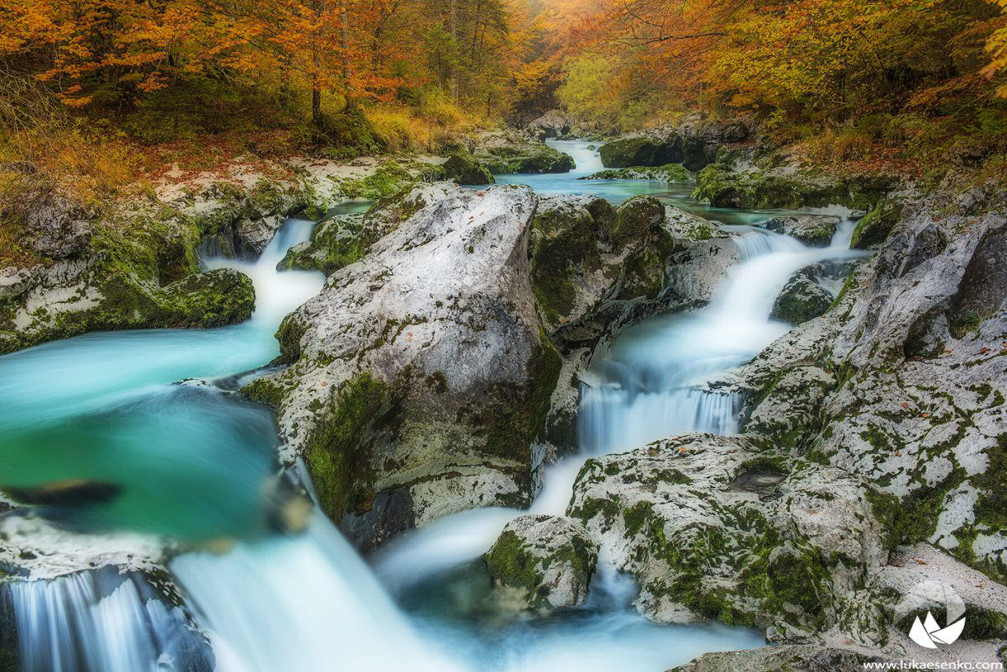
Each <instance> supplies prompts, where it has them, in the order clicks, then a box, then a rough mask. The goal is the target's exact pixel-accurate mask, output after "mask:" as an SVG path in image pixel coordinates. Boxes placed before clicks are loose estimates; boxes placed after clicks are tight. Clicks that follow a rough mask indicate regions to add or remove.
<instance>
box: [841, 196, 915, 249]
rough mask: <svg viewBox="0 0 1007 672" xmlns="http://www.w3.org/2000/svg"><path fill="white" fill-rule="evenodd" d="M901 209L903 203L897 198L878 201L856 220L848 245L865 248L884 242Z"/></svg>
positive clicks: (900, 214)
mask: <svg viewBox="0 0 1007 672" xmlns="http://www.w3.org/2000/svg"><path fill="white" fill-rule="evenodd" d="M902 209H903V204H902V202H901V201H898V200H894V199H885V200H883V201H881V202H880V203H878V204H877V205H876V206H875V207H874V209H873V210H871V211H870V212H869V213H868V214H867V216H866V217H864V218H863V219H861V220H860V221H859V222H857V227H856V228H855V229H854V230H853V240H852V241H851V242H850V246H851V247H852V248H853V249H856V250H867V249H870V248H873V247H877V246H878V245H881V244H882V243H884V242H885V240H887V238H888V236H889V234H891V232H892V229H893V228H895V225H896V224H898V222H899V219H901V218H902Z"/></svg>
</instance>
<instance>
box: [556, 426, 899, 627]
mask: <svg viewBox="0 0 1007 672" xmlns="http://www.w3.org/2000/svg"><path fill="white" fill-rule="evenodd" d="M759 446H760V442H759V441H757V440H753V439H749V438H745V437H720V436H712V435H684V436H681V437H677V438H673V439H667V440H664V441H659V442H656V443H654V444H651V445H650V446H647V447H644V448H641V449H638V450H635V451H631V452H628V453H623V454H620V455H608V456H605V457H601V458H594V459H591V460H588V462H587V463H586V464H585V466H584V468H583V469H582V470H581V472H580V474H579V475H578V477H577V482H576V484H575V485H574V493H573V497H572V499H571V502H570V507H569V509H568V511H567V514H568V515H569V516H570V517H572V518H575V519H577V520H580V521H581V522H582V523H583V524H584V525H585V527H586V528H587V529H588V531H589V532H590V533H591V536H592V537H593V538H595V539H596V540H599V543H600V545H601V548H602V552H603V553H607V554H608V555H607V556H606V557H612V558H614V560H615V562H616V565H617V567H618V568H619V569H621V570H623V571H626V572H629V573H631V574H633V575H635V576H636V577H637V579H638V580H639V582H640V586H641V593H640V596H639V598H638V599H637V603H636V604H637V608H638V609H639V610H640V611H641V613H643V614H644V615H645V616H647V617H649V618H652V619H655V620H671V621H673V622H689V621H691V620H696V619H697V618H714V619H718V620H721V621H723V622H725V623H731V624H735V625H748V626H755V627H762V628H766V627H769V626H773V627H774V628H775V629H776V630H777V631H780V632H789V631H820V630H824V629H828V628H829V627H830V626H831V625H834V624H836V623H838V622H840V621H841V620H842V619H843V617H844V611H845V609H846V605H845V604H844V603H843V601H842V599H841V596H842V595H844V594H845V592H846V591H850V590H854V589H857V588H861V587H863V586H864V583H865V581H866V579H867V577H868V576H869V574H870V573H871V572H873V571H875V570H876V569H877V568H878V567H879V566H880V565H882V564H883V563H884V561H885V559H886V557H887V553H886V552H885V551H884V545H883V538H882V528H881V525H880V524H879V523H878V522H877V521H876V520H875V519H874V517H873V515H872V514H871V504H870V502H869V500H868V497H867V493H866V491H865V490H864V489H863V487H862V486H861V485H860V484H859V483H858V482H857V481H856V480H855V479H851V478H850V477H849V476H847V475H846V474H844V473H842V472H841V471H840V470H838V469H834V468H826V467H822V466H820V465H813V464H797V463H793V462H791V461H790V460H789V459H788V458H787V457H786V456H784V455H781V454H779V453H774V452H766V451H763V450H760V447H759ZM840 503H841V505H840Z"/></svg>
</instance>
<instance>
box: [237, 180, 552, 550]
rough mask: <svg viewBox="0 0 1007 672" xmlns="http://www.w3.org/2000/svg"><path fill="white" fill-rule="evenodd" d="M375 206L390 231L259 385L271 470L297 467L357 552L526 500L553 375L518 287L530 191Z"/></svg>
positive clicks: (546, 347)
mask: <svg viewBox="0 0 1007 672" xmlns="http://www.w3.org/2000/svg"><path fill="white" fill-rule="evenodd" d="M387 208H388V210H387V211H386V212H385V213H384V214H385V215H387V216H393V215H394V216H395V217H399V216H401V217H402V220H401V222H400V223H398V224H397V226H396V227H394V229H393V230H392V231H391V232H390V233H389V234H388V235H386V236H384V237H383V238H381V239H380V240H379V241H377V242H376V243H375V244H374V245H373V246H372V247H371V250H370V253H369V254H368V255H367V256H366V257H364V258H363V259H361V260H360V261H358V262H357V263H354V264H350V265H348V266H346V267H344V268H342V269H340V270H338V271H336V272H335V273H333V274H332V275H331V276H330V277H329V280H328V282H327V284H326V287H325V289H324V290H323V291H322V292H321V294H320V295H319V296H317V297H316V298H314V299H312V300H310V301H308V302H307V303H306V304H305V305H304V306H302V307H301V308H300V309H299V310H297V311H296V312H295V313H293V314H292V315H291V316H289V317H288V318H287V320H285V321H284V324H283V325H282V326H281V328H280V331H279V334H278V337H279V339H280V343H281V349H282V353H283V355H282V357H283V359H284V360H285V361H287V362H291V363H295V365H294V366H292V367H291V368H290V369H287V370H285V371H283V372H280V373H278V374H274V375H273V376H271V377H267V378H263V379H260V380H259V381H257V382H256V384H255V385H256V387H257V389H258V393H259V394H260V396H262V397H264V398H269V399H270V400H271V401H272V402H273V403H275V404H277V405H278V406H279V418H278V420H279V425H280V435H281V440H282V442H283V444H284V445H283V447H282V449H281V455H282V458H283V459H284V460H285V461H286V462H287V463H288V464H290V463H292V462H293V461H294V460H295V458H296V456H298V455H301V456H303V457H304V459H305V461H306V463H307V466H308V469H309V471H310V472H311V475H312V478H313V480H314V483H315V489H316V491H317V493H318V496H319V499H320V503H321V505H322V508H323V510H324V511H325V512H326V513H327V514H328V515H329V516H330V517H331V518H332V519H333V520H335V521H337V522H339V523H340V524H341V525H342V527H343V529H344V530H346V531H347V532H348V534H349V536H350V537H351V539H353V540H354V541H355V542H356V543H357V544H358V545H360V546H361V547H362V548H370V547H373V546H374V545H375V544H377V543H379V542H380V541H381V540H383V539H384V538H387V537H388V536H390V535H392V534H394V533H396V532H399V531H401V530H403V529H407V528H409V527H412V526H414V525H424V524H427V523H429V522H432V521H434V520H436V519H438V518H441V517H443V516H446V515H449V514H452V513H456V512H458V511H462V510H465V509H470V508H474V507H478V506H522V505H524V504H526V503H527V502H528V501H529V499H530V497H531V494H532V484H533V481H534V476H533V473H532V472H533V460H532V452H531V446H532V444H533V443H534V440H535V438H536V436H537V435H538V433H539V432H540V431H541V429H542V422H543V420H544V418H545V415H546V412H547V410H548V406H549V400H550V397H551V395H552V392H553V389H554V387H555V384H556V380H557V377H558V375H559V370H560V368H561V365H562V361H561V358H560V357H559V355H558V354H557V353H556V352H555V351H554V350H553V349H552V346H551V344H549V343H548V342H547V341H544V340H543V338H542V333H541V331H540V327H539V320H538V317H537V314H536V307H535V297H534V294H533V292H532V288H531V284H530V282H529V280H528V277H529V269H528V253H527V250H528V244H529V240H528V238H529V234H530V231H531V229H532V222H531V219H532V216H533V214H534V211H535V197H534V195H533V194H532V192H531V190H529V189H526V188H518V187H494V188H491V189H489V190H487V191H486V192H476V191H472V190H466V189H461V188H460V187H457V186H453V185H450V184H449V183H443V182H442V183H437V184H432V185H424V186H421V187H417V188H416V189H414V190H413V191H412V192H411V193H410V194H409V195H406V196H403V197H402V198H401V199H397V200H395V201H393V202H390V203H388V204H387ZM267 388H268V390H269V391H268V393H266V392H265V390H266V389H267Z"/></svg>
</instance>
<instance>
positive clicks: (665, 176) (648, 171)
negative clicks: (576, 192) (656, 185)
mask: <svg viewBox="0 0 1007 672" xmlns="http://www.w3.org/2000/svg"><path fill="white" fill-rule="evenodd" d="M694 178H695V176H694V175H693V174H692V173H691V172H690V171H689V169H688V168H686V167H685V166H683V165H681V164H678V163H669V164H668V165H666V166H656V167H647V166H636V167H633V168H620V169H618V170H602V171H599V172H597V173H592V174H591V175H588V176H587V177H582V178H580V179H582V180H649V181H651V182H664V183H667V184H683V183H687V182H691V181H692V180H693V179H694Z"/></svg>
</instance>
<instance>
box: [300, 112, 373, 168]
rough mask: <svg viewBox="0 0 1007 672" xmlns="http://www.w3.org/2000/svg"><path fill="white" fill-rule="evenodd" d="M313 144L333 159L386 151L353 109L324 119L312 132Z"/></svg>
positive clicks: (371, 129)
mask: <svg viewBox="0 0 1007 672" xmlns="http://www.w3.org/2000/svg"><path fill="white" fill-rule="evenodd" d="M315 141H316V143H318V144H320V145H324V146H326V148H325V150H323V153H324V154H325V155H326V156H328V157H329V158H332V159H352V158H356V157H358V156H363V155H365V154H375V153H378V152H382V151H384V150H385V149H386V145H385V143H384V141H382V140H381V137H380V136H379V135H378V133H377V131H376V130H375V128H374V125H373V124H371V122H370V120H369V119H368V118H367V115H365V114H364V111H363V109H362V108H360V107H359V106H356V105H353V106H350V107H347V108H346V109H345V110H343V111H342V112H341V113H339V114H337V115H334V116H330V115H325V116H324V117H323V118H322V123H321V125H320V127H319V128H316V129H315Z"/></svg>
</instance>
